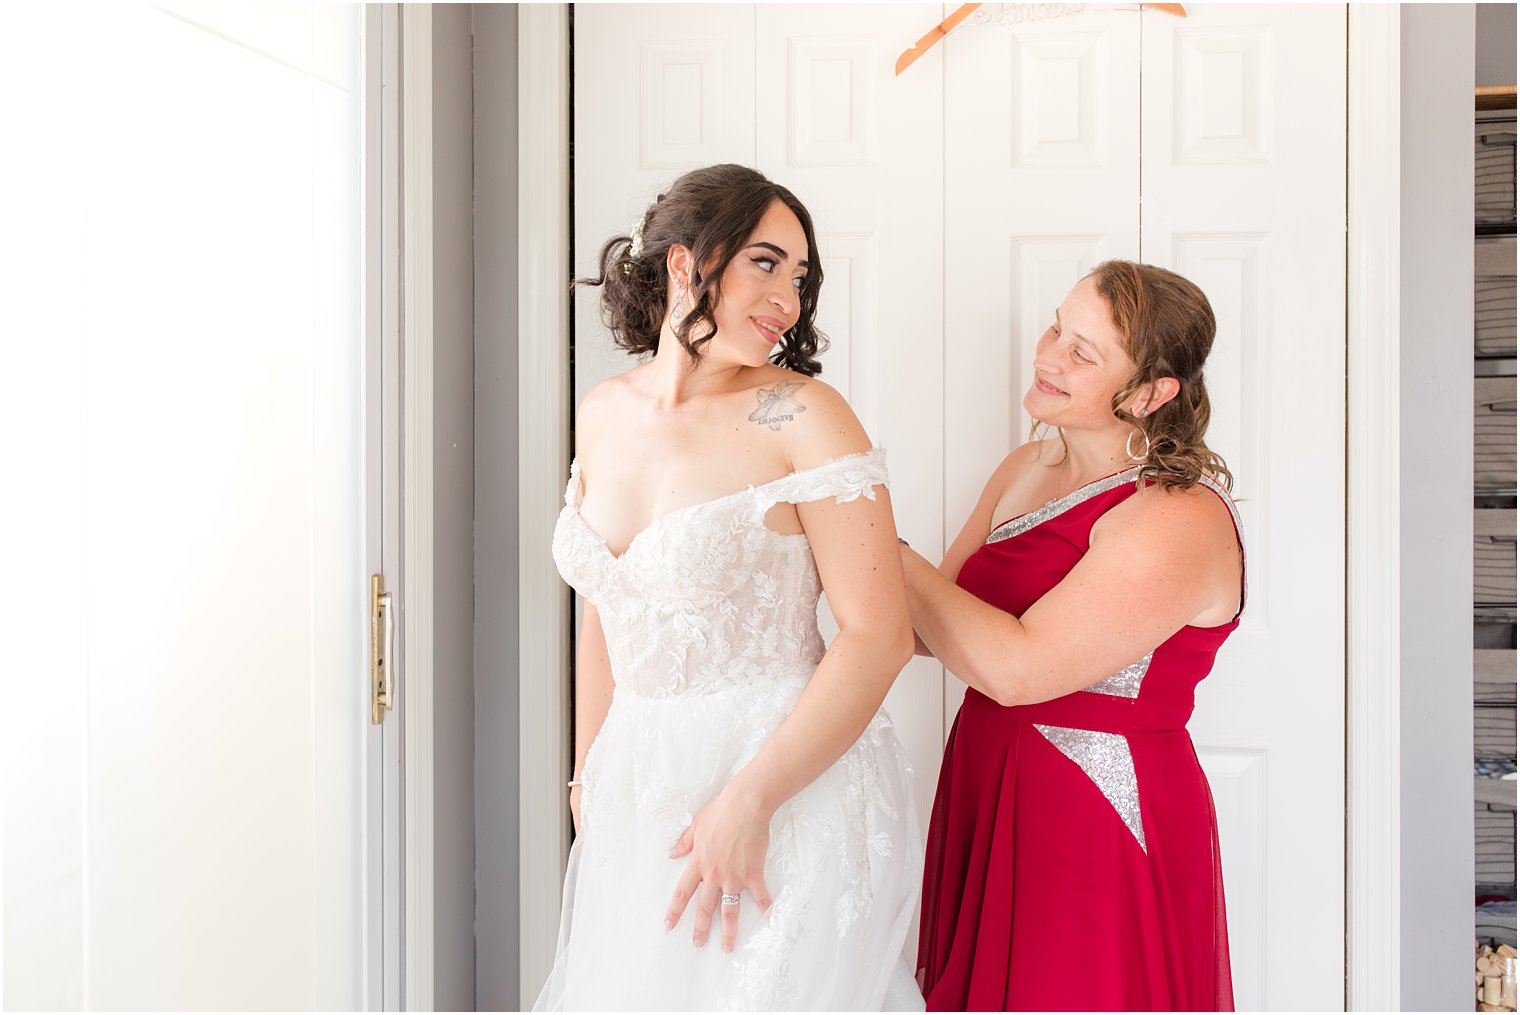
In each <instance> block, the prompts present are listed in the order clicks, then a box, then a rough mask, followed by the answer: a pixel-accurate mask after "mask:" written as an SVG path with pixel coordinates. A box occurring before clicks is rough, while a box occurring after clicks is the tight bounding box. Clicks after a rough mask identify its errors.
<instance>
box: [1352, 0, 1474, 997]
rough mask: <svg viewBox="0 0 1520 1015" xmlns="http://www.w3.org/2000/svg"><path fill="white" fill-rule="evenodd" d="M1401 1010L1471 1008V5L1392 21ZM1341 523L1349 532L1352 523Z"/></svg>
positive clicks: (1417, 7)
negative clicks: (1396, 179)
mask: <svg viewBox="0 0 1520 1015" xmlns="http://www.w3.org/2000/svg"><path fill="white" fill-rule="evenodd" d="M1400 31H1401V39H1402V53H1401V73H1400V78H1401V81H1400V87H1401V106H1400V108H1401V116H1400V132H1401V147H1402V154H1401V158H1400V173H1401V177H1400V190H1401V195H1402V197H1401V213H1400V247H1401V256H1400V263H1399V273H1400V293H1399V300H1400V315H1399V332H1400V340H1399V346H1400V362H1399V368H1400V376H1401V390H1400V400H1401V405H1402V421H1401V426H1400V433H1399V443H1400V454H1399V458H1400V462H1399V467H1400V470H1401V477H1402V478H1401V488H1402V492H1401V496H1400V504H1399V509H1400V526H1401V534H1400V544H1399V552H1400V558H1401V577H1400V587H1401V611H1402V616H1403V631H1402V648H1401V654H1400V655H1401V657H1400V670H1401V673H1402V677H1401V681H1400V732H1399V736H1400V753H1401V756H1402V770H1401V772H1400V779H1401V785H1400V818H1401V823H1402V833H1401V841H1400V862H1401V877H1400V889H1399V890H1400V893H1401V912H1400V929H1401V934H1402V940H1401V942H1400V955H1401V985H1400V998H1399V1001H1400V1006H1401V1007H1402V1008H1404V1009H1406V1010H1451V1011H1457V1010H1464V1009H1467V1008H1468V1006H1469V1005H1470V1004H1471V1003H1472V986H1471V985H1472V951H1471V947H1472V938H1473V895H1472V885H1473V820H1472V635H1473V629H1472V397H1473V396H1472V392H1473V373H1472V355H1473V352H1472V292H1473V288H1472V287H1473V132H1472V121H1473V92H1472V89H1473V46H1474V36H1473V32H1474V11H1473V5H1472V4H1408V5H1405V6H1404V7H1403V8H1402V9H1401V26H1400ZM1353 522H1354V519H1353Z"/></svg>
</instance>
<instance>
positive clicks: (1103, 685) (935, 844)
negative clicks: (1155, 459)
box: [918, 469, 1245, 1011]
mask: <svg viewBox="0 0 1520 1015" xmlns="http://www.w3.org/2000/svg"><path fill="white" fill-rule="evenodd" d="M1138 471H1139V470H1138V469H1130V470H1128V471H1126V472H1121V473H1119V474H1118V475H1115V476H1110V477H1108V478H1106V479H1101V480H1098V481H1097V482H1095V483H1091V484H1089V485H1087V486H1085V487H1082V488H1081V489H1079V490H1077V491H1075V492H1074V493H1072V494H1070V495H1068V496H1066V497H1063V498H1061V499H1060V500H1057V501H1053V502H1051V503H1050V504H1047V505H1046V506H1045V507H1043V508H1040V509H1039V510H1037V511H1032V512H1030V513H1029V514H1027V515H1021V516H1020V517H1018V518H1015V519H1012V520H1011V521H1008V522H1006V523H1004V524H1002V525H1000V526H998V527H997V528H996V529H994V530H993V532H992V534H991V535H990V536H988V538H987V541H986V543H985V544H983V545H982V546H981V547H979V548H978V549H977V550H976V552H975V553H973V554H972V555H971V557H970V558H969V559H967V561H966V563H965V565H964V566H963V567H962V568H961V572H960V575H959V577H958V579H957V584H959V585H960V586H961V587H962V588H964V589H965V590H966V591H968V592H970V593H971V594H973V595H975V596H976V597H977V598H979V599H982V600H984V601H985V602H988V603H990V604H992V605H993V606H996V607H998V608H999V609H1002V610H1006V611H1007V612H1009V613H1011V614H1013V615H1014V616H1019V615H1021V614H1023V613H1024V611H1026V610H1027V609H1028V608H1029V607H1030V606H1031V605H1033V604H1034V603H1035V601H1036V600H1038V599H1039V598H1040V597H1041V596H1043V595H1044V594H1045V593H1046V592H1048V591H1050V590H1051V589H1052V588H1054V587H1055V586H1056V585H1057V584H1058V583H1059V582H1060V581H1061V579H1063V578H1065V577H1066V575H1067V574H1068V573H1069V572H1070V571H1071V569H1072V568H1073V567H1074V566H1075V565H1076V563H1077V561H1078V560H1080V559H1081V557H1082V555H1083V554H1084V553H1086V552H1087V547H1088V535H1089V533H1090V532H1091V531H1092V527H1093V523H1094V522H1096V521H1097V519H1098V518H1099V517H1100V516H1101V515H1102V514H1103V512H1105V511H1107V510H1108V509H1110V508H1112V507H1113V506H1114V505H1116V504H1118V503H1120V502H1121V501H1123V500H1124V499H1125V498H1127V497H1130V496H1132V495H1133V494H1134V492H1135V489H1136V488H1135V480H1136V477H1137V475H1138ZM1209 485H1210V486H1211V487H1212V488H1213V489H1214V490H1215V492H1217V493H1219V495H1220V496H1221V498H1223V499H1224V502H1225V503H1226V504H1227V505H1229V506H1230V510H1231V514H1232V515H1235V511H1234V505H1233V504H1231V502H1230V500H1229V498H1228V497H1227V496H1225V494H1224V493H1223V491H1222V490H1220V489H1219V488H1218V487H1217V486H1214V485H1213V484H1209ZM1235 522H1236V527H1237V530H1236V531H1237V537H1238V535H1239V524H1240V521H1239V517H1238V516H1235ZM1135 594H1136V595H1137V596H1143V595H1145V594H1146V590H1145V589H1141V588H1137V589H1136V590H1135ZM1244 599H1245V589H1244V586H1243V585H1242V589H1241V601H1242V605H1243V604H1244ZM1239 621H1240V618H1239V615H1238V614H1237V616H1236V617H1235V619H1234V620H1232V621H1230V623H1228V624H1224V625H1222V626H1220V627H1211V628H1194V627H1185V628H1183V629H1182V630H1181V631H1179V632H1177V633H1176V634H1175V635H1173V636H1172V637H1170V638H1168V639H1167V640H1166V641H1165V642H1163V643H1162V644H1161V645H1158V646H1156V648H1155V650H1154V651H1152V652H1150V653H1148V654H1147V655H1146V656H1145V657H1144V658H1142V659H1138V660H1136V661H1135V662H1134V663H1133V664H1132V665H1130V666H1127V667H1125V668H1124V669H1122V670H1120V671H1119V672H1118V673H1115V674H1113V675H1112V676H1110V677H1106V678H1104V679H1103V680H1100V681H1099V682H1098V683H1096V684H1093V685H1092V686H1091V687H1089V688H1087V689H1086V690H1083V691H1077V692H1075V693H1073V694H1068V695H1066V696H1065V697H1061V698H1056V699H1054V700H1052V701H1047V702H1042V703H1040V704H1037V705H1020V706H1015V707H1011V708H1005V707H1003V706H1000V705H998V704H997V703H996V702H994V701H993V700H992V699H991V698H988V697H986V696H985V695H982V694H979V693H978V692H976V691H974V690H970V691H967V692H966V700H965V703H964V704H963V705H962V706H961V710H960V714H959V715H958V716H957V717H956V720H955V726H954V727H953V728H952V729H951V731H950V740H949V743H948V744H946V745H945V759H944V766H943V768H942V769H941V771H940V779H939V788H938V791H937V792H936V794H935V799H934V814H933V817H932V819H931V821H930V825H929V849H928V857H927V862H926V865H925V869H924V893H923V921H922V930H921V933H920V938H919V946H918V970H919V974H918V975H919V983H920V986H921V987H922V988H923V992H924V997H925V999H926V1001H927V1004H928V1008H929V1010H930V1011H966V1010H969V1011H987V1010H1062V1009H1068V1010H1069V1009H1089V1010H1194V1011H1197V1010H1230V1009H1233V1007H1234V1003H1233V1002H1234V998H1233V994H1232V991H1231V987H1230V953H1229V944H1228V941H1227V939H1226V934H1225V917H1224V887H1223V883H1222V879H1221V875H1220V863H1219V835H1218V829H1217V826H1216V824H1215V819H1214V803H1213V798H1212V797H1211V796H1210V794H1209V785H1208V782H1207V781H1206V780H1205V778H1204V775H1203V769H1202V768H1201V767H1200V766H1199V764H1198V756H1197V754H1196V753H1195V752H1194V750H1193V742H1192V739H1191V738H1190V737H1189V736H1188V732H1187V729H1186V724H1187V721H1188V717H1189V716H1190V715H1191V714H1192V711H1193V688H1194V687H1195V686H1196V685H1197V684H1198V682H1199V681H1200V680H1202V679H1203V678H1204V677H1205V676H1207V675H1208V673H1209V670H1210V668H1211V667H1212V666H1213V664H1214V654H1215V652H1216V651H1218V649H1219V646H1220V645H1221V644H1223V642H1224V640H1225V638H1227V637H1229V634H1230V632H1231V631H1233V630H1235V628H1236V627H1237V626H1238V625H1239Z"/></svg>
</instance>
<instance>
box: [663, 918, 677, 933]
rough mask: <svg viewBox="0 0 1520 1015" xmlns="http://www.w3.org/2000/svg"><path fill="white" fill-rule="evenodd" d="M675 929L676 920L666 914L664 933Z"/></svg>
mask: <svg viewBox="0 0 1520 1015" xmlns="http://www.w3.org/2000/svg"><path fill="white" fill-rule="evenodd" d="M675 929H676V922H675V921H674V920H672V919H671V918H670V917H668V916H667V917H666V918H665V933H667V934H669V933H670V932H671V931H673V930H675Z"/></svg>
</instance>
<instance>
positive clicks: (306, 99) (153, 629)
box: [0, 5, 367, 1009]
mask: <svg viewBox="0 0 1520 1015" xmlns="http://www.w3.org/2000/svg"><path fill="white" fill-rule="evenodd" d="M202 16H204V19H206V20H203V19H202ZM55 20H56V24H55V25H54V26H53V27H52V29H51V30H50V31H48V32H46V33H37V34H36V35H35V36H34V37H36V38H47V37H56V38H59V39H64V40H67V43H68V44H67V52H66V53H61V54H60V57H59V59H61V60H62V61H63V63H62V64H61V65H65V66H72V67H78V66H83V67H93V68H100V69H101V73H99V74H98V76H93V78H92V80H93V84H92V86H91V87H92V88H93V89H94V90H95V94H94V95H93V101H92V102H91V104H90V107H89V110H88V113H87V115H86V116H85V117H84V119H83V121H82V122H81V123H78V124H76V125H75V126H74V127H73V128H71V130H77V132H78V136H79V137H80V138H82V139H87V143H88V145H89V146H90V149H91V150H90V151H88V152H86V151H83V150H79V151H75V150H72V149H68V150H67V157H70V158H78V157H88V158H90V159H91V160H92V162H94V163H95V164H94V167H93V170H94V171H93V173H92V175H91V177H90V186H89V187H88V188H86V189H84V190H82V191H81V192H80V193H78V194H75V195H71V200H78V201H80V202H82V203H83V205H84V207H85V212H84V218H85V220H86V222H87V224H88V228H87V229H86V230H85V231H83V232H81V233H80V234H77V235H76V236H75V240H76V241H77V245H76V246H75V247H74V249H73V250H72V252H71V257H72V263H71V265H70V274H71V276H72V278H73V284H74V285H75V287H76V291H77V293H78V296H79V301H78V305H77V306H76V307H75V308H73V309H72V310H71V311H70V313H69V315H68V316H67V318H65V319H64V323H63V326H64V328H66V329H67V328H73V327H76V326H77V333H75V334H70V335H69V336H68V341H69V342H71V343H72V342H74V341H77V343H78V344H77V345H69V346H67V348H68V349H69V353H70V364H69V365H70V367H71V369H70V370H69V371H68V373H67V376H68V377H69V379H70V382H71V383H70V384H69V385H67V386H66V387H63V388H62V389H61V393H60V397H61V398H64V399H66V400H70V401H71V402H72V405H73V408H74V409H75V410H76V411H77V415H72V416H71V419H70V423H71V424H72V425H77V427H78V430H77V433H78V436H79V442H78V444H77V445H74V446H70V447H62V448H59V449H57V450H58V453H59V454H60V455H61V456H63V457H65V458H66V459H67V461H68V462H69V469H68V482H69V483H71V484H73V485H72V487H71V488H65V489H63V490H61V491H59V493H60V495H62V496H64V497H67V498H68V499H69V500H71V501H72V502H73V503H75V504H77V505H79V513H78V517H77V519H72V520H71V527H70V529H69V530H68V533H67V537H68V542H69V543H70V544H73V545H77V546H80V547H82V551H81V552H80V553H79V554H78V557H77V559H76V560H73V561H72V562H71V564H72V565H73V566H74V568H75V569H74V570H71V571H70V572H69V579H70V581H71V582H72V583H73V594H72V597H71V601H70V602H69V608H70V609H71V611H72V612H71V617H72V620H73V626H72V629H71V630H69V631H68V632H66V634H65V638H66V640H65V641H64V648H63V650H62V651H59V652H58V653H56V655H53V656H51V657H49V658H48V659H47V660H46V662H45V667H44V668H43V669H42V670H41V671H39V672H35V673H33V674H32V675H31V679H30V680H29V681H28V683H27V685H26V686H25V687H24V688H22V689H21V690H22V697H21V699H20V701H19V703H18V702H16V699H14V698H11V696H10V695H7V697H8V698H10V699H11V700H12V702H13V703H16V704H18V708H17V710H16V711H15V712H14V713H13V715H17V714H19V715H22V716H28V717H30V716H32V715H37V716H42V717H46V718H45V721H44V723H43V725H42V726H41V727H39V728H38V729H36V730H35V731H31V732H33V733H35V734H36V735H33V736H29V737H28V738H26V739H23V740H21V741H19V742H18V741H16V740H11V741H10V742H9V743H7V744H6V745H5V746H6V757H5V773H4V774H5V802H6V815H5V817H6V821H5V826H4V836H5V843H4V846H5V848H4V856H5V867H4V870H3V879H4V880H3V898H4V913H3V917H4V929H5V933H4V935H3V942H4V946H5V947H4V955H3V963H4V967H3V984H4V996H3V998H0V1001H3V1004H4V1006H5V1007H7V1008H22V1009H26V1008H49V1009H51V1008H82V1007H89V1008H104V1009H133V1008H148V1009H316V1008H334V1009H353V1008H356V1007H359V1006H360V1005H361V1004H362V1003H363V1000H364V993H363V989H364V982H363V980H364V975H365V963H364V942H365V934H366V925H365V903H364V899H363V880H362V877H363V866H362V863H363V856H364V853H365V850H364V839H363V834H364V826H363V799H364V796H363V794H364V788H365V774H364V745H365V739H364V738H365V730H366V728H367V714H366V710H365V679H366V673H367V645H366V637H367V624H366V622H365V619H366V617H367V582H366V580H365V577H366V563H367V562H366V541H365V538H366V497H365V467H364V461H365V411H366V405H365V401H364V388H363V382H364V377H365V362H364V331H363V288H362V286H361V279H360V270H361V261H360V255H361V246H360V243H359V242H358V240H359V238H360V237H361V236H362V235H363V231H362V229H361V224H362V223H361V217H360V215H361V208H362V203H361V198H362V186H363V179H362V176H361V174H360V170H361V169H362V166H363V164H364V162H363V151H364V149H363V144H364V135H363V132H362V129H361V128H362V122H363V121H362V117H361V113H362V101H363V90H362V89H363V78H362V75H361V67H362V64H363V54H364V39H365V34H364V30H363V26H364V17H363V11H362V9H360V8H358V7H343V6H333V7H325V8H317V7H285V8H257V9H256V8H254V7H252V6H248V7H237V8H231V7H224V8H219V9H217V10H205V11H201V10H194V9H185V8H174V9H172V10H171V9H160V8H152V7H146V6H138V5H119V6H110V7H98V8H92V9H91V10H90V11H89V12H88V14H87V16H85V17H80V16H78V12H74V14H73V16H62V15H60V16H58V17H56V19H55ZM85 143H86V142H81V143H80V147H81V149H82V148H83V147H84V144H85ZM47 340H48V341H53V340H54V339H53V337H52V336H48V337H47ZM58 341H60V342H62V341H63V340H62V339H59V340H58ZM47 439H54V438H52V437H51V436H49V437H48V438H47ZM76 526H77V527H76ZM8 719H9V717H8ZM7 726H9V722H8V723H7ZM29 726H30V723H29V721H27V722H26V723H24V724H23V728H28V727H29Z"/></svg>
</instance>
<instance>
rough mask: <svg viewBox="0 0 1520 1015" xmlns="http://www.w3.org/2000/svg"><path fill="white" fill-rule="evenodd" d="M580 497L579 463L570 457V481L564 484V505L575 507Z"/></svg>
mask: <svg viewBox="0 0 1520 1015" xmlns="http://www.w3.org/2000/svg"><path fill="white" fill-rule="evenodd" d="M580 498H581V463H580V462H578V461H575V460H573V459H572V460H571V462H570V482H568V483H566V484H565V507H567V508H574V507H577V506H578V505H579V504H580Z"/></svg>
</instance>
